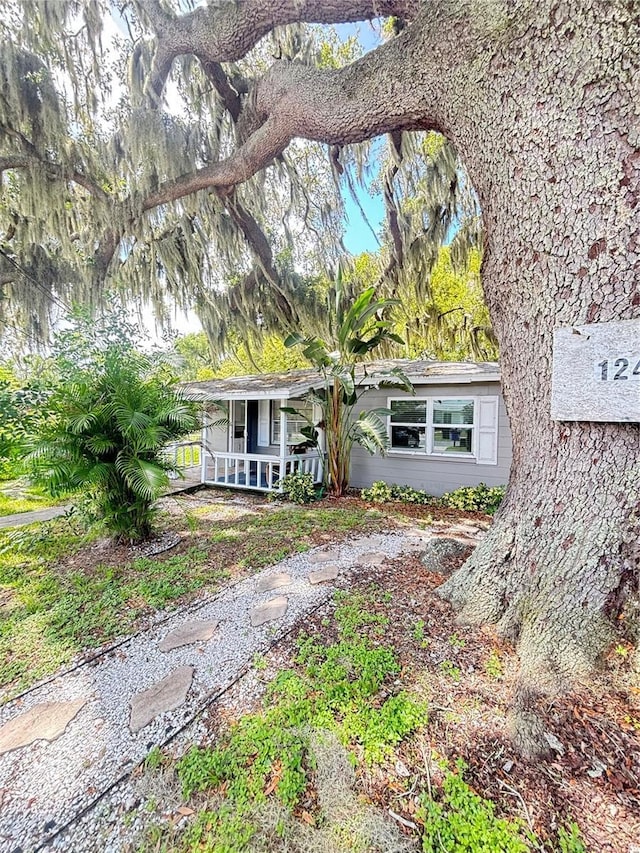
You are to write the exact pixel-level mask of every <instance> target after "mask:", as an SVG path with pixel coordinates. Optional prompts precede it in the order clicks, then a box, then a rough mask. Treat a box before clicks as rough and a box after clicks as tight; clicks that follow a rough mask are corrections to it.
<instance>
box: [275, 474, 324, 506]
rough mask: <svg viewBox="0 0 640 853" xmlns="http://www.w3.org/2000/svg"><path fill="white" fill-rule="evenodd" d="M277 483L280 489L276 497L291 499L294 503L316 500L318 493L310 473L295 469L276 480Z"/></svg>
mask: <svg viewBox="0 0 640 853" xmlns="http://www.w3.org/2000/svg"><path fill="white" fill-rule="evenodd" d="M278 485H279V486H280V488H281V489H282V491H281V492H280V493H279V495H278V497H282V498H284V499H285V500H289V501H292V502H293V503H294V504H308V503H311V502H312V501H315V500H318V493H317V492H316V487H315V485H314V483H313V476H312V475H311V474H303V473H301V472H300V471H296V472H295V473H293V474H287V475H286V476H285V477H282V478H281V479H280V480H278Z"/></svg>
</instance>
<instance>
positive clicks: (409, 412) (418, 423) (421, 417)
mask: <svg viewBox="0 0 640 853" xmlns="http://www.w3.org/2000/svg"><path fill="white" fill-rule="evenodd" d="M390 408H391V411H392V412H393V414H392V415H391V447H393V448H394V449H395V448H398V449H400V450H404V449H406V450H409V449H411V450H416V449H420V450H426V434H427V428H426V423H427V401H426V400H392V401H391V406H390Z"/></svg>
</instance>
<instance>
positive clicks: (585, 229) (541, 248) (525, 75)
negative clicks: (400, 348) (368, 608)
mask: <svg viewBox="0 0 640 853" xmlns="http://www.w3.org/2000/svg"><path fill="white" fill-rule="evenodd" d="M639 9H640V7H639V6H638V4H631V5H630V4H623V3H609V4H606V6H605V5H603V4H601V3H598V2H582V3H580V4H576V3H572V4H562V3H559V4H555V5H554V4H548V5H547V4H544V3H543V4H539V6H538V10H537V11H536V13H535V17H534V16H533V15H531V16H530V17H528V19H527V18H524V19H523V20H521V21H520V22H519V23H516V24H515V25H513V26H511V27H507V28H506V29H505V30H504V35H502V36H501V37H499V38H497V39H496V40H495V42H494V47H493V49H492V50H490V51H488V52H485V53H484V54H483V55H479V56H478V58H477V59H476V60H474V61H473V62H472V63H471V67H470V69H469V70H470V71H471V70H477V71H478V74H477V75H475V74H474V79H475V81H477V82H476V83H475V87H474V89H475V97H474V98H473V99H471V98H469V99H468V100H467V101H466V103H465V105H464V107H462V109H461V110H460V118H461V119H462V120H460V121H457V122H456V123H455V124H454V125H452V126H451V128H449V132H450V134H451V136H452V138H453V141H454V142H455V144H456V145H457V146H458V149H459V151H460V153H461V154H462V157H463V159H464V160H465V163H466V165H467V167H468V169H469V172H470V174H471V178H472V180H473V182H474V185H475V187H476V189H477V191H478V193H479V196H480V203H481V208H482V211H483V217H484V226H485V234H486V246H485V259H484V267H483V284H484V288H485V294H486V297H487V300H488V303H489V308H490V312H491V318H492V323H493V327H494V329H495V331H496V333H497V335H498V339H499V342H500V351H501V373H502V383H503V389H504V396H505V402H506V405H507V411H508V413H509V417H510V422H511V428H512V434H513V450H514V457H513V466H512V470H511V477H510V483H509V490H508V495H507V498H506V500H505V503H504V505H503V507H502V508H501V510H500V512H499V514H498V515H497V517H496V519H495V523H494V525H493V526H492V528H491V530H490V532H489V535H488V536H487V538H486V540H485V541H484V542H483V543H482V544H481V545H480V547H479V548H478V549H477V550H476V552H475V553H474V554H473V556H472V557H471V558H470V560H468V561H467V563H466V564H465V566H464V567H463V568H462V569H460V570H459V572H458V573H457V574H455V575H454V576H453V577H452V578H451V579H450V580H449V581H448V582H447V583H446V584H445V585H444V587H443V588H442V590H441V594H442V595H443V596H444V597H445V598H447V599H448V600H449V601H451V602H452V603H453V604H454V606H455V607H456V608H457V609H458V610H459V611H460V616H461V619H463V620H465V621H468V622H474V623H479V622H493V623H496V624H497V625H498V627H499V629H500V631H501V632H502V633H503V634H504V635H505V636H507V637H509V638H510V639H512V640H514V641H516V642H517V646H518V650H519V652H520V658H521V661H522V688H521V691H520V693H519V696H518V697H517V701H516V705H517V707H516V711H517V721H518V723H519V728H518V731H519V733H520V737H521V740H520V746H521V748H522V750H523V751H524V752H525V753H530V754H534V753H535V752H536V751H537V749H538V748H539V742H537V741H536V740H535V739H532V738H531V737H529V736H528V735H527V731H526V730H527V725H529V728H530V729H531V731H530V732H529V734H539V732H537V724H536V723H535V719H534V718H532V716H531V711H532V706H535V700H536V695H537V693H538V692H539V691H545V692H547V691H549V690H551V691H553V690H555V689H558V688H559V687H560V686H562V685H563V684H566V683H567V681H568V680H572V679H575V678H581V677H584V676H585V675H587V674H588V673H589V672H590V671H591V669H592V667H593V666H594V664H595V663H596V662H597V660H598V658H599V657H600V655H601V654H602V653H603V651H604V650H605V649H606V647H607V645H608V644H609V643H610V642H611V640H612V639H613V637H614V635H615V632H616V631H620V630H621V629H623V630H626V631H627V632H628V633H629V634H630V635H631V636H632V637H634V638H636V639H637V636H638V635H637V630H638V607H639V604H640V601H639V599H638V585H639V569H640V548H639V545H638V543H639V541H640V425H638V424H632V423H626V424H622V423H620V424H614V423H590V422H573V423H559V422H554V421H552V420H551V417H550V395H551V365H552V336H553V329H554V327H556V326H562V325H574V324H583V323H594V322H606V321H610V320H624V319H634V318H638V317H640V288H639V284H638V281H639V279H638V272H639V270H640V249H639V245H640V241H639V237H640V220H639V217H638V203H639V201H640V152H639V151H638V142H639V125H638V118H639V117H638V105H640V90H639V79H640V73H639V65H640V62H639V48H638V46H639V45H640V26H639V15H638V13H639ZM465 112H466V113H467V116H468V118H467V119H466V120H465V119H464V113H465Z"/></svg>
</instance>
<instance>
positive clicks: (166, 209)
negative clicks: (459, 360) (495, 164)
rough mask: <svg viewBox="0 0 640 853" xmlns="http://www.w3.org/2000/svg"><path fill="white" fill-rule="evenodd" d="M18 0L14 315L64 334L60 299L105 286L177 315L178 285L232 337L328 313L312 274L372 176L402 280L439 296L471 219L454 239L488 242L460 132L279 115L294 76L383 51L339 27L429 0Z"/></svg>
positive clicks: (1, 209) (164, 314) (2, 118)
mask: <svg viewBox="0 0 640 853" xmlns="http://www.w3.org/2000/svg"><path fill="white" fill-rule="evenodd" d="M265 5H266V7H267V8H269V9H270V11H269V13H268V14H266V15H265V11H264V9H263V8H262V7H263V6H265ZM3 6H5V7H6V11H7V14H6V15H3V16H2V21H1V22H0V34H1V35H2V45H3V47H2V74H3V81H2V82H3V87H4V91H5V92H6V97H5V98H4V99H3V101H2V103H1V104H0V176H1V188H2V203H1V204H0V288H1V293H2V296H3V297H4V298H3V299H0V321H2V319H3V318H4V322H5V324H7V325H8V326H9V327H11V326H13V327H18V328H20V329H23V330H24V331H25V333H26V334H27V335H30V336H32V338H37V337H41V336H43V335H46V333H47V329H48V323H49V320H50V318H51V314H52V313H53V316H56V315H59V314H60V313H61V312H63V311H64V310H65V308H66V307H67V306H68V305H69V303H70V302H72V301H79V302H81V303H83V304H87V305H96V304H99V303H100V301H101V300H103V299H104V296H105V292H106V291H105V288H106V287H107V286H108V287H109V288H113V287H114V286H115V287H118V288H119V290H120V292H121V293H122V294H123V295H125V296H128V297H131V296H133V297H135V298H136V299H138V300H140V299H142V300H144V301H146V302H149V303H151V304H152V305H153V307H154V308H155V311H156V314H157V316H158V317H160V318H161V319H162V318H164V319H165V320H166V319H167V318H168V316H169V314H170V310H171V305H172V303H174V304H177V305H178V306H179V307H184V308H187V307H189V308H193V309H195V310H196V312H197V313H198V315H199V316H200V319H201V321H202V323H203V326H204V328H205V332H206V334H207V337H208V339H209V341H210V343H211V345H212V346H213V347H214V349H216V350H217V351H218V352H222V351H223V350H225V348H228V346H229V343H230V342H229V339H228V337H227V333H228V332H229V331H231V330H235V332H236V333H238V334H240V335H241V336H242V337H243V338H247V337H253V338H254V339H258V338H260V337H261V336H262V335H263V333H264V332H265V331H267V332H268V333H276V334H286V333H287V332H289V331H292V330H299V329H300V328H301V327H304V326H307V327H309V326H311V327H313V326H314V324H318V325H319V324H320V323H321V320H322V317H323V315H324V308H325V299H324V295H323V294H320V298H318V290H317V288H315V287H314V286H313V284H311V285H310V281H311V279H310V276H311V277H312V278H313V276H317V275H320V276H321V277H324V278H329V279H330V278H332V277H333V276H334V275H335V273H336V271H337V269H338V267H339V265H340V263H341V258H343V257H344V249H343V247H342V245H341V237H342V233H343V227H344V222H343V207H342V196H341V189H342V191H346V192H351V193H354V195H355V185H356V184H357V183H358V181H360V180H362V181H364V180H365V179H368V180H369V181H371V180H373V186H374V189H378V190H380V192H382V194H383V196H384V200H385V204H386V209H387V212H388V217H387V223H386V227H385V233H384V236H383V249H382V252H381V255H380V257H379V258H378V260H377V263H376V266H375V270H374V275H375V276H376V279H377V283H378V284H379V285H384V287H385V289H386V293H385V295H386V296H388V297H391V298H393V297H396V296H398V295H399V291H404V290H405V289H406V288H409V290H411V291H412V294H413V296H417V298H418V299H419V300H420V299H424V298H425V297H426V296H427V295H428V293H429V281H430V272H431V269H432V267H433V266H434V264H435V263H436V262H437V259H438V249H439V247H440V246H441V245H442V244H443V243H444V242H445V240H447V239H451V237H452V234H453V232H454V231H455V230H456V228H455V227H454V226H456V227H457V235H458V236H457V237H454V246H453V251H452V256H454V257H457V256H458V255H459V254H460V251H459V250H460V248H463V249H464V248H468V247H469V246H472V245H476V244H477V241H478V228H479V226H478V222H479V217H478V210H477V203H476V201H475V197H474V194H473V192H472V190H471V187H470V183H469V181H468V178H467V177H466V175H465V173H464V170H463V168H462V166H461V164H460V162H459V161H458V160H457V157H456V154H455V151H454V150H453V148H452V147H451V146H450V145H449V144H448V143H447V142H446V140H445V139H444V137H441V136H438V135H437V134H426V135H425V134H417V135H416V134H413V135H411V134H404V135H403V134H401V133H395V132H394V133H392V134H391V135H390V136H389V137H388V145H387V147H386V149H384V148H380V146H378V147H377V148H376V149H375V150H373V149H372V144H371V142H370V141H369V140H370V139H371V138H372V137H374V136H375V135H377V134H378V133H379V132H380V130H383V129H384V128H381V129H377V128H374V127H373V126H371V128H370V130H369V131H368V132H367V133H353V132H352V133H347V132H345V138H344V139H338V138H335V139H334V138H330V137H333V136H335V134H333V133H332V132H330V131H329V129H328V128H327V129H326V130H325V131H322V132H320V129H319V127H318V129H317V130H316V131H315V132H310V133H299V132H298V131H297V130H295V128H293V127H292V128H291V132H285V128H284V125H283V126H282V127H281V128H280V129H276V130H275V133H274V131H273V128H274V126H275V125H281V124H282V122H283V113H282V110H283V109H284V112H285V113H286V109H287V108H286V103H287V99H289V100H290V99H291V97H292V94H293V92H289V93H288V90H289V89H290V87H291V86H293V87H294V88H295V87H296V86H303V87H305V88H306V87H308V86H310V87H311V88H313V85H314V83H313V78H314V77H315V75H316V74H317V75H319V77H318V81H322V82H323V85H324V81H330V82H332V84H337V81H338V79H340V78H341V77H342V75H347V79H348V69H349V68H351V67H357V66H358V64H359V63H362V62H366V56H363V55H362V54H363V49H362V47H361V46H360V44H359V42H358V40H357V39H356V38H355V36H351V37H349V38H347V39H346V40H345V39H344V38H339V37H338V36H337V34H336V31H335V30H334V29H332V28H331V26H330V25H332V24H334V23H337V22H342V21H366V20H368V19H371V18H372V17H375V16H377V15H382V16H392V15H395V16H400V17H393V18H392V17H387V19H386V21H387V23H385V24H384V25H383V24H381V23H380V22H379V21H378V22H377V23H376V24H375V26H376V27H377V32H378V36H377V40H379V41H380V42H384V41H385V40H386V41H387V42H390V41H393V37H394V34H395V33H396V32H399V31H401V30H402V28H403V25H404V24H403V20H404V18H403V17H402V16H405V15H408V14H411V15H413V14H414V12H415V11H416V10H417V4H408V3H404V2H401V3H397V2H396V3H383V4H382V5H380V4H377V3H354V4H353V6H354V8H353V9H350V8H348V6H349V4H347V7H345V6H344V4H337V5H336V6H335V8H334V5H333V4H329V6H327V4H313V3H305V4H303V5H302V6H300V4H290V3H273V4H263V3H260V2H249V3H247V2H242V3H223V4H221V5H215V6H214V5H211V6H206V7H205V6H199V7H198V8H194V9H192V10H191V11H188V12H186V13H185V12H184V4H180V3H177V2H176V3H175V4H173V5H172V4H171V3H164V2H159V0H154V2H150V3H149V2H132V3H128V4H120V3H115V2H108V0H103V2H93V3H90V4H86V3H79V4H75V3H62V4H46V3H45V4H41V3H37V2H34V0H21V2H19V3H8V2H7V3H4V4H3ZM316 6H317V8H315V7H316ZM338 7H340V8H338ZM249 21H251V22H252V23H251V26H249V25H248V22H249ZM274 60H275V61H274ZM340 85H341V86H342V85H344V86H347V85H351V84H349V83H347V82H345V83H344V84H340ZM282 87H284V88H282ZM354 91H355V89H354ZM285 123H286V122H285ZM301 135H302V136H305V137H306V140H305V141H301V140H296V141H295V142H293V143H292V144H289V143H290V142H291V140H292V138H293V137H294V136H301ZM347 137H349V138H347ZM267 140H268V141H267ZM265 142H266V148H265V147H264V146H265ZM322 143H325V144H322ZM326 143H329V144H328V145H327V144H326ZM242 163H244V166H242V165H239V164H242ZM222 164H226V166H225V168H226V169H227V172H226V177H225V172H224V170H223V171H221V169H222ZM263 167H264V168H263ZM463 254H464V253H463ZM464 260H465V259H464V258H463V261H464ZM462 266H465V264H464V263H463V264H462ZM368 283H369V282H365V283H364V284H365V285H366V284H368ZM359 286H363V283H362V282H361V283H360V284H359ZM378 289H379V292H381V293H382V290H381V289H380V287H379V288H378ZM410 303H411V299H407V300H406V304H410ZM416 316H417V317H418V318H419V319H418V320H416V321H415V322H419V323H422V322H424V320H425V314H424V312H423V313H422V315H421V314H420V313H419V312H418V313H417V314H416ZM429 316H430V317H431V315H429ZM413 319H414V320H415V318H413ZM482 325H483V327H485V326H486V325H487V324H482ZM473 328H474V325H473V324H472V325H471V326H469V332H470V333H471V338H470V339H472V337H473ZM481 334H482V333H480V335H481ZM472 349H473V347H472ZM476 349H478V347H476ZM478 351H479V349H478Z"/></svg>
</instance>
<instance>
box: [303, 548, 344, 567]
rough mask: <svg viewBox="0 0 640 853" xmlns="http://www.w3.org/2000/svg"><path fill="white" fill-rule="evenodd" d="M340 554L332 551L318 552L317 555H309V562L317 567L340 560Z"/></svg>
mask: <svg viewBox="0 0 640 853" xmlns="http://www.w3.org/2000/svg"><path fill="white" fill-rule="evenodd" d="M339 556H340V555H339V554H336V553H335V552H331V551H316V552H315V554H309V562H310V563H313V564H314V565H317V564H318V563H330V562H331V560H337V559H339Z"/></svg>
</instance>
